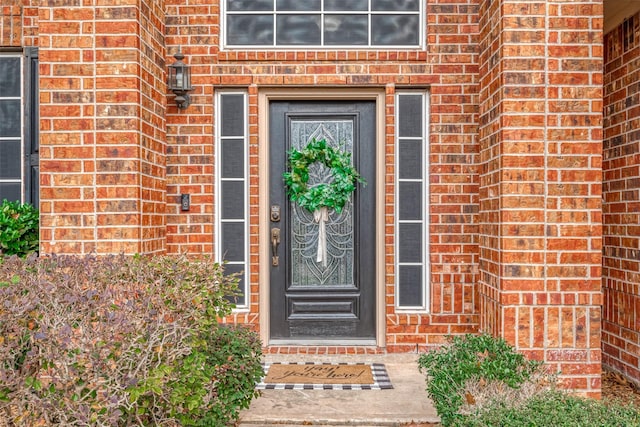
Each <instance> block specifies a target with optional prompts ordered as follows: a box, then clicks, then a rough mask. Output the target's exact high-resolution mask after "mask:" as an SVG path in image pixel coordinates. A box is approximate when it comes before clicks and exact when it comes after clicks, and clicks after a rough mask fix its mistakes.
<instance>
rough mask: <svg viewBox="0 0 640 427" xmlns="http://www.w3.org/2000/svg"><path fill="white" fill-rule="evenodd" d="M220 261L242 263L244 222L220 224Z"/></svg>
mask: <svg viewBox="0 0 640 427" xmlns="http://www.w3.org/2000/svg"><path fill="white" fill-rule="evenodd" d="M222 259H223V260H227V261H244V260H245V259H244V222H227V223H222Z"/></svg>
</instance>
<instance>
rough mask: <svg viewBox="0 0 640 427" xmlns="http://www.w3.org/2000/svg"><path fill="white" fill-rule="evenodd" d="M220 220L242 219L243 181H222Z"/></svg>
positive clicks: (243, 201) (243, 202)
mask: <svg viewBox="0 0 640 427" xmlns="http://www.w3.org/2000/svg"><path fill="white" fill-rule="evenodd" d="M221 186H222V194H221V196H222V197H221V198H222V200H221V201H220V203H221V205H222V206H221V208H222V209H221V210H222V212H221V213H222V220H225V219H244V205H245V199H244V182H243V181H222V183H221Z"/></svg>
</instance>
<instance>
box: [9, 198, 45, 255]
mask: <svg viewBox="0 0 640 427" xmlns="http://www.w3.org/2000/svg"><path fill="white" fill-rule="evenodd" d="M38 218H39V216H38V210H37V209H36V208H35V207H33V205H30V204H28V203H25V204H21V203H20V202H10V201H8V200H6V199H5V200H4V201H3V202H2V204H0V255H18V256H26V255H28V254H30V253H32V252H36V251H37V250H38V241H39V240H38V239H39V237H38V221H39V219H38Z"/></svg>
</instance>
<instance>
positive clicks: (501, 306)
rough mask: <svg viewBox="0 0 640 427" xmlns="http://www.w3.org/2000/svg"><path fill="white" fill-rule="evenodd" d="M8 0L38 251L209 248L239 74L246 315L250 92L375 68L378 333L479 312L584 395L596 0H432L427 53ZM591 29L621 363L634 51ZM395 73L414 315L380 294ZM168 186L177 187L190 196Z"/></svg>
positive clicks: (352, 78) (468, 326) (475, 325)
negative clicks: (629, 70) (411, 217)
mask: <svg viewBox="0 0 640 427" xmlns="http://www.w3.org/2000/svg"><path fill="white" fill-rule="evenodd" d="M9 1H10V2H9V3H8V4H7V3H3V6H2V7H0V46H5V47H7V46H11V47H17V46H39V48H40V101H41V106H40V134H41V160H40V162H41V164H40V170H41V177H40V179H41V183H40V184H41V185H40V188H41V205H40V209H41V212H42V215H41V217H42V227H41V229H42V231H41V241H42V251H43V252H45V253H50V252H57V253H90V252H95V253H98V254H105V253H114V252H115V253H117V252H123V253H127V254H132V253H146V254H152V253H165V252H166V253H178V252H189V253H194V254H197V253H205V254H212V253H213V252H214V239H215V236H214V219H215V218H214V200H215V195H214V180H215V170H214V163H215V162H214V158H213V156H214V152H215V151H214V135H215V132H216V129H215V114H216V111H215V104H214V96H215V91H216V90H220V89H226V88H230V89H236V88H241V89H244V90H246V91H247V93H248V101H249V164H250V168H249V171H250V182H249V191H250V194H249V196H250V200H251V209H250V213H249V225H250V234H251V235H250V277H249V279H250V291H251V299H250V304H249V310H248V311H247V312H241V313H237V314H236V315H235V316H234V317H233V318H232V320H234V321H236V322H241V323H249V324H252V325H253V326H254V327H255V328H256V329H259V328H260V326H261V325H259V323H258V322H259V299H258V292H259V283H261V282H263V281H264V280H267V279H268V278H265V277H261V276H260V270H259V268H258V258H259V246H258V235H259V226H260V218H259V215H258V206H257V204H258V198H259V185H260V179H261V176H262V171H261V170H260V167H261V165H260V163H259V157H258V153H259V152H260V148H261V144H265V143H266V142H265V141H261V140H260V139H259V131H260V129H259V121H258V113H259V112H258V95H259V92H260V90H261V89H262V88H268V87H274V86H281V87H284V86H288V87H300V88H317V87H327V88H329V87H330V88H334V89H335V88H345V89H348V88H352V87H367V88H377V89H379V90H381V91H383V92H384V94H385V132H386V133H385V140H384V144H385V147H384V149H385V153H386V157H385V162H384V163H385V169H384V170H383V171H379V173H383V174H384V182H385V187H384V194H385V198H384V200H385V206H384V212H385V218H384V222H385V231H384V232H385V236H384V237H385V239H384V241H385V253H386V259H385V286H386V292H385V306H386V312H385V316H386V317H385V321H386V342H387V347H386V349H384V351H390V352H399V351H416V350H420V351H422V350H426V349H428V348H431V347H433V346H436V345H439V344H441V343H442V342H443V341H444V339H445V336H446V335H448V334H460V333H466V332H471V333H473V332H477V331H478V330H479V329H482V330H487V331H490V332H492V333H493V334H495V335H498V336H502V337H505V338H506V339H507V341H509V342H510V343H512V344H514V345H516V346H517V347H518V349H519V350H521V351H523V352H525V353H526V354H527V355H529V356H531V357H533V358H536V359H540V360H545V361H546V362H548V363H550V364H551V365H552V366H553V367H554V368H557V369H558V370H560V371H561V372H562V379H563V381H564V382H565V386H566V387H567V388H571V389H574V390H577V391H579V392H581V393H583V394H588V395H591V396H598V395H599V392H600V376H599V374H600V358H601V351H600V347H601V343H600V331H601V330H600V306H601V302H602V301H601V293H600V286H601V273H602V272H601V270H602V260H601V245H602V225H601V224H602V218H601V212H602V211H601V176H600V172H601V167H602V166H601V154H602V139H603V136H602V56H603V49H602V35H601V29H602V1H601V0H582V1H579V2H576V1H569V0H548V1H543V0H540V1H527V2H522V1H519V0H494V1H490V0H429V1H428V2H426V4H427V13H426V23H425V24H426V28H427V49H426V51H422V50H418V49H416V50H380V49H375V50H361V51H360V50H347V51H343V50H318V51H307V50H304V51H296V50H278V51H250V50H246V51H243V50H233V51H231V50H230V51H220V49H219V46H220V43H219V41H220V34H219V31H220V19H221V15H220V8H219V2H218V1H214V0H210V1H202V0H126V1H122V0H120V1H115V0H111V1H110V0H104V1H102V2H100V3H99V4H98V5H90V4H89V3H91V2H85V1H81V0H64V1H56V2H39V1H35V0H34V1H33V2H30V1H29V0H23V1H17V0H9ZM608 40H609V49H608V50H607V79H608V80H607V90H608V91H609V92H608V94H607V99H611V101H608V107H607V122H606V132H607V134H606V144H607V145H606V146H605V171H606V173H607V175H606V177H607V178H606V185H605V190H606V191H605V202H606V203H605V214H606V216H605V220H606V221H607V223H608V224H611V225H609V226H607V228H606V231H605V235H606V236H607V239H610V240H608V241H607V246H606V251H605V284H606V289H605V301H606V305H605V319H606V320H605V322H604V335H603V336H604V350H605V362H606V363H607V364H609V365H611V366H614V367H616V368H617V369H620V370H625V372H628V373H630V374H633V372H632V370H630V369H628V367H629V366H633V364H634V363H635V367H636V371H635V372H637V366H638V365H637V360H636V359H633V358H634V357H637V355H638V352H639V350H638V348H637V347H633V346H632V344H633V343H634V342H635V343H637V342H638V338H639V337H638V335H637V334H638V328H637V326H635V327H634V323H633V322H635V317H634V318H633V319H630V318H628V317H624V316H622V315H621V313H626V311H628V307H636V310H637V307H639V306H640V305H639V303H638V300H637V294H638V288H637V286H638V285H637V282H638V281H637V280H636V279H635V278H634V277H635V276H634V274H636V273H637V271H636V270H637V269H638V265H637V264H636V262H635V261H633V253H634V252H631V249H630V248H631V247H632V246H633V245H634V244H635V249H636V252H637V242H635V241H634V240H633V239H632V238H627V237H626V236H627V235H629V236H632V235H633V233H634V230H633V229H632V228H631V227H632V225H631V223H632V220H635V219H637V218H635V217H634V218H632V216H631V215H629V214H626V215H625V214H624V213H623V212H628V211H632V209H635V208H634V207H633V206H634V205H633V203H634V201H635V200H637V197H636V196H637V192H636V191H635V190H633V191H631V190H632V188H631V187H629V188H626V187H624V185H634V184H633V183H635V181H634V180H637V176H638V175H639V174H640V173H639V172H638V164H637V162H636V163H633V158H634V155H633V154H631V153H629V152H628V151H627V148H626V147H627V146H628V147H632V144H634V143H637V141H632V140H631V135H635V134H634V133H633V132H631V131H629V132H627V133H624V132H626V131H623V130H624V126H623V125H621V121H624V120H625V118H623V117H622V116H623V115H625V114H626V115H627V118H626V120H632V119H633V118H635V116H633V114H636V115H637V111H636V109H634V108H627V107H625V106H624V102H623V101H621V100H622V98H621V99H619V100H618V99H617V98H616V97H619V96H623V97H624V96H627V95H621V94H620V93H619V92H620V89H619V88H620V87H622V86H620V85H623V83H622V82H623V79H624V78H625V76H623V72H622V71H621V70H622V69H623V68H624V69H626V68H625V67H629V66H631V64H632V63H633V60H634V59H635V58H634V57H633V55H632V54H628V55H626V56H624V57H623V56H622V54H621V53H619V49H618V50H616V49H617V48H615V42H616V40H613V38H612V36H611V35H610V36H609V39H608ZM636 43H637V41H636ZM178 46H181V48H182V51H183V53H184V54H185V56H186V59H185V61H186V62H187V63H189V64H190V66H191V67H192V70H193V85H194V86H195V90H194V92H192V94H191V96H192V105H191V106H190V107H189V109H188V110H186V111H182V110H178V109H177V107H176V106H175V103H174V102H173V95H171V94H168V93H167V90H166V83H165V81H166V66H167V64H169V63H171V62H172V61H173V58H172V56H173V54H174V53H175V52H176V50H177V49H178ZM636 51H637V49H636V48H635V47H634V50H633V52H636ZM636 56H637V55H636ZM622 58H625V59H624V61H623V59H622ZM627 60H628V63H629V65H626V62H625V61H627ZM617 82H621V83H617ZM636 82H637V80H636ZM623 86H624V85H623ZM636 86H637V84H636ZM636 86H634V85H633V84H632V83H629V88H631V87H636ZM614 87H615V88H616V89H615V90H613V89H612V88H614ZM407 88H417V89H424V90H428V91H429V96H430V99H429V101H430V114H429V117H428V123H429V138H430V140H429V144H430V159H429V161H430V165H429V177H430V190H431V196H430V197H431V199H430V201H429V209H430V212H429V214H430V225H429V231H430V248H429V252H430V268H431V280H430V292H431V303H430V307H429V313H428V314H425V313H403V312H399V311H397V310H396V309H395V305H396V304H395V303H396V301H395V295H394V293H395V292H394V290H395V271H394V263H395V259H394V253H395V240H394V239H395V238H394V236H395V229H394V224H395V214H396V212H395V206H394V196H395V193H396V188H395V184H394V182H395V179H394V177H395V172H396V169H395V168H396V159H395V157H394V155H393V153H394V152H395V146H394V144H395V141H394V135H393V132H394V125H395V123H394V120H395V119H394V117H395V94H396V91H398V90H404V89H407ZM630 95H631V94H629V96H630ZM618 109H619V110H618ZM617 136H620V137H621V138H622V139H620V140H621V141H622V140H624V141H625V142H624V144H622V143H618V142H617V141H618V139H617ZM624 138H627V139H626V140H625V139H624ZM636 140H637V138H636ZM636 148H637V147H636ZM616 153H617V154H616ZM629 173H631V175H628V174H629ZM633 174H635V175H633ZM621 186H622V187H621ZM182 193H190V194H191V196H192V199H191V201H192V206H191V209H190V211H188V212H183V211H181V210H180V204H179V195H180V194H182ZM616 197H618V199H616ZM634 197H635V199H634ZM622 205H624V206H622ZM620 209H622V210H620ZM625 221H626V222H625ZM623 222H624V223H623ZM636 222H637V221H636ZM627 224H628V225H627ZM623 226H624V227H627V229H625V230H622V227H623ZM614 234H620V236H619V237H616V236H614ZM636 234H637V233H636ZM609 236H611V237H609ZM623 236H625V237H624V238H623ZM633 286H635V288H634V287H633ZM634 295H635V296H634ZM633 304H635V305H633ZM272 351H274V352H299V351H311V352H313V351H315V352H318V353H323V352H336V353H339V352H342V351H348V352H379V351H381V349H359V348H343V347H340V348H337V347H336V348H334V347H326V348H324V347H323V348H317V349H315V350H309V349H299V348H296V347H290V348H289V347H282V348H273V349H272ZM634 354H635V356H634ZM635 375H637V374H635Z"/></svg>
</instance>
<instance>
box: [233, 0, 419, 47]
mask: <svg viewBox="0 0 640 427" xmlns="http://www.w3.org/2000/svg"><path fill="white" fill-rule="evenodd" d="M422 3H423V1H422V0H226V1H225V31H224V35H225V46H227V47H233V48H236V47H243V46H247V47H256V46H257V47H265V48H266V47H332V48H333V47H360V46H362V47H385V48H389V47H404V48H407V47H420V46H421V39H422V37H421V35H422V21H423V20H422V19H421V17H422Z"/></svg>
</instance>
